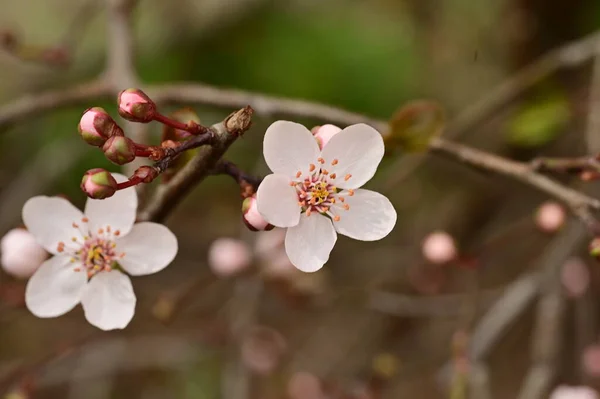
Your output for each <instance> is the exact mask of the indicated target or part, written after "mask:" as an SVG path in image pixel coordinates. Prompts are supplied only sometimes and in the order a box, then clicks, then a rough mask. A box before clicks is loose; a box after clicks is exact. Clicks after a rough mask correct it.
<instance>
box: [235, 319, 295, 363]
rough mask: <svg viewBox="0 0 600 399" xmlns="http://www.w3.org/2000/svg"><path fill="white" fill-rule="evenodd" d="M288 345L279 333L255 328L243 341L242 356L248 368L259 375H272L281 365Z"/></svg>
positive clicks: (264, 328) (268, 329) (259, 327)
mask: <svg viewBox="0 0 600 399" xmlns="http://www.w3.org/2000/svg"><path fill="white" fill-rule="evenodd" d="M286 350H287V343H286V340H285V338H284V337H283V335H281V334H280V333H279V332H278V331H276V330H274V329H272V328H270V327H263V326H255V327H253V328H252V329H251V330H250V331H248V332H247V333H246V335H245V336H244V338H243V339H242V345H241V355H242V360H243V362H244V364H245V365H246V367H248V368H249V369H250V370H252V371H254V372H255V373H257V374H263V375H266V374H270V373H272V372H273V371H274V370H275V369H276V368H277V367H278V366H279V364H280V362H281V359H282V357H283V355H284V354H285V352H286Z"/></svg>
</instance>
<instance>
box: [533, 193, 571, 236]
mask: <svg viewBox="0 0 600 399" xmlns="http://www.w3.org/2000/svg"><path fill="white" fill-rule="evenodd" d="M566 218H567V215H566V213H565V210H564V208H563V207H562V206H561V205H560V204H558V203H556V202H552V201H548V202H545V203H543V204H542V205H541V206H540V207H539V208H538V210H537V213H536V215H535V223H536V225H537V226H538V228H539V229H540V230H542V231H543V232H546V233H554V232H556V231H557V230H558V229H560V228H561V227H562V225H563V224H564V223H565V220H566Z"/></svg>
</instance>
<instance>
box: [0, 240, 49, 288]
mask: <svg viewBox="0 0 600 399" xmlns="http://www.w3.org/2000/svg"><path fill="white" fill-rule="evenodd" d="M0 251H1V252H2V257H1V259H0V263H2V268H3V269H4V271H6V272H7V273H8V274H10V275H13V276H15V277H18V278H29V277H31V276H32V275H33V273H34V272H35V271H36V270H37V269H38V267H40V265H41V264H42V263H43V262H44V261H45V260H46V258H47V257H48V253H47V252H46V251H45V250H44V248H42V247H41V245H39V244H38V243H37V241H36V240H35V237H34V236H33V234H31V233H30V232H29V231H27V230H25V229H12V230H10V231H9V232H8V233H6V234H5V235H4V237H2V240H0Z"/></svg>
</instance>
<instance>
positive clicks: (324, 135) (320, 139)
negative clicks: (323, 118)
mask: <svg viewBox="0 0 600 399" xmlns="http://www.w3.org/2000/svg"><path fill="white" fill-rule="evenodd" d="M341 131H342V129H340V128H339V127H337V126H335V125H323V126H321V127H320V128H318V129H317V131H316V133H315V139H317V143H319V147H320V148H321V149H323V147H325V146H326V145H327V143H329V140H331V138H332V137H333V136H335V135H336V134H338V133H339V132H341Z"/></svg>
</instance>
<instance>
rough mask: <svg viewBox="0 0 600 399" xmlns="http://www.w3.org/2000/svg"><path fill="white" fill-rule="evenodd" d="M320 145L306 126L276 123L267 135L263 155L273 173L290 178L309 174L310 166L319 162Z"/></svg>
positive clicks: (283, 122)
mask: <svg viewBox="0 0 600 399" xmlns="http://www.w3.org/2000/svg"><path fill="white" fill-rule="evenodd" d="M319 152H320V150H319V145H318V144H317V141H316V140H315V138H314V136H313V135H312V133H311V132H310V131H309V130H308V129H307V128H306V127H304V126H302V125H300V124H298V123H294V122H288V121H277V122H274V123H273V124H272V125H271V126H269V128H268V129H267V131H266V133H265V138H264V141H263V153H264V156H265V162H266V163H267V165H268V166H269V168H270V169H271V171H273V173H278V174H282V175H285V176H288V177H292V176H296V173H297V172H298V171H301V172H303V173H308V169H309V166H310V164H311V163H312V164H314V163H316V162H317V158H318V157H319Z"/></svg>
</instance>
